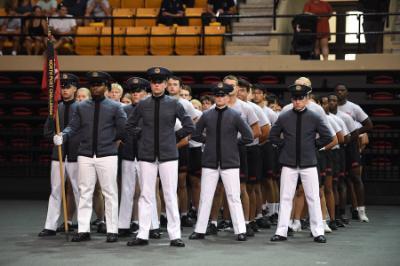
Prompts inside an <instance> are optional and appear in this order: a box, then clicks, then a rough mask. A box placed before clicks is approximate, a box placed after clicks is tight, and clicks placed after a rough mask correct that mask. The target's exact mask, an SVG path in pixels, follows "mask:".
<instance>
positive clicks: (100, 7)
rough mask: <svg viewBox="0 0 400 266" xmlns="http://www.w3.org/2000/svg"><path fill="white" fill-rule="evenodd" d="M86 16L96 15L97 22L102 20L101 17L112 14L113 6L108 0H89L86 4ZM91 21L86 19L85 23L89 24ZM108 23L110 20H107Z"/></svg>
mask: <svg viewBox="0 0 400 266" xmlns="http://www.w3.org/2000/svg"><path fill="white" fill-rule="evenodd" d="M85 16H94V17H98V18H95V19H94V21H95V22H101V21H102V19H100V17H107V16H111V8H110V3H109V2H108V0H89V1H88V2H87V5H86V14H85ZM89 23H90V21H87V20H86V21H85V24H86V25H88V24H89ZM107 23H108V22H107Z"/></svg>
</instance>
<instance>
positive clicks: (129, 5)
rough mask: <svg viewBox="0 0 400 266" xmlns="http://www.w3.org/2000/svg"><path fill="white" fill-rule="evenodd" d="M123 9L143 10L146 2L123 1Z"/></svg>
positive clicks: (136, 0)
mask: <svg viewBox="0 0 400 266" xmlns="http://www.w3.org/2000/svg"><path fill="white" fill-rule="evenodd" d="M121 7H122V8H142V7H144V0H121Z"/></svg>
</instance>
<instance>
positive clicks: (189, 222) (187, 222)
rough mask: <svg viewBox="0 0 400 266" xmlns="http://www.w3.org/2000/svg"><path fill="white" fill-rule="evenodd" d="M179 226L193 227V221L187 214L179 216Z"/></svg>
mask: <svg viewBox="0 0 400 266" xmlns="http://www.w3.org/2000/svg"><path fill="white" fill-rule="evenodd" d="M181 226H182V227H193V221H192V219H190V217H189V216H187V215H184V216H182V217H181Z"/></svg>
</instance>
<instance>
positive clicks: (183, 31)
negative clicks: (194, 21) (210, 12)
mask: <svg viewBox="0 0 400 266" xmlns="http://www.w3.org/2000/svg"><path fill="white" fill-rule="evenodd" d="M200 33H201V27H198V26H182V27H177V28H176V37H175V53H176V54H177V55H197V54H199V48H200V43H201V42H200V40H201V38H200ZM194 34H198V36H187V37H185V36H184V35H194Z"/></svg>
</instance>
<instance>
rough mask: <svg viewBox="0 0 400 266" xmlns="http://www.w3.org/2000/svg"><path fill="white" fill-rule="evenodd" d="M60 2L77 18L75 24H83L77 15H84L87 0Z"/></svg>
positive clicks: (64, 0)
mask: <svg viewBox="0 0 400 266" xmlns="http://www.w3.org/2000/svg"><path fill="white" fill-rule="evenodd" d="M62 3H63V4H64V6H66V7H67V8H68V11H69V14H70V15H72V16H74V17H76V18H77V19H76V20H77V21H76V22H77V24H78V25H80V26H81V25H83V20H82V19H80V18H79V17H83V16H85V12H86V5H87V0H63V1H62Z"/></svg>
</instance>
